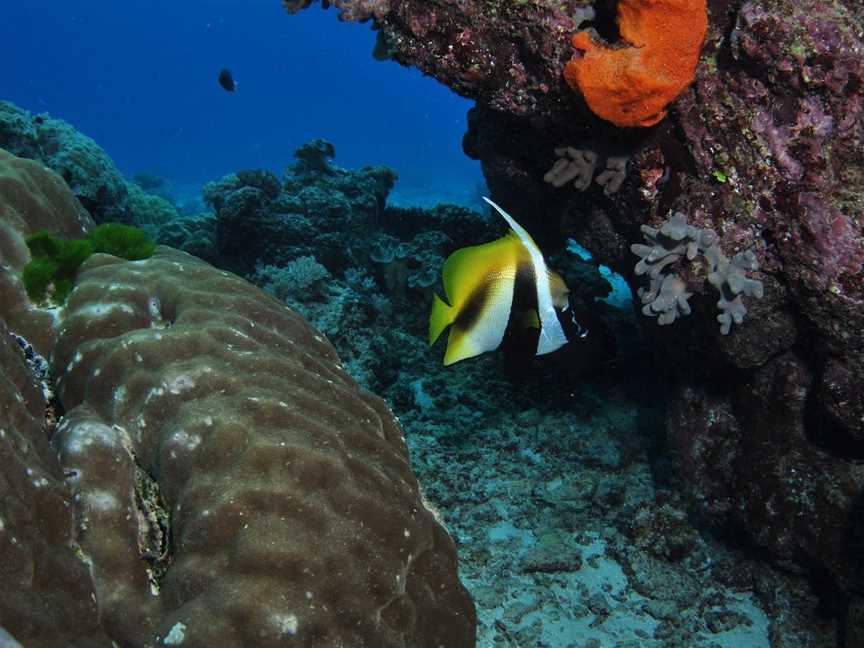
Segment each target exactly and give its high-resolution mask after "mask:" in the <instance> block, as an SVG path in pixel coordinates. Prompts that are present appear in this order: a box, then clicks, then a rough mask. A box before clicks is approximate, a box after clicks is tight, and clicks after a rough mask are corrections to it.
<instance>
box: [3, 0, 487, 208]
mask: <svg viewBox="0 0 864 648" xmlns="http://www.w3.org/2000/svg"><path fill="white" fill-rule="evenodd" d="M2 13H3V16H2V20H0V60H2V61H3V74H2V79H0V98H3V99H7V100H10V101H12V102H14V103H16V104H18V105H19V106H21V107H23V108H25V109H27V110H30V111H33V112H49V113H51V115H52V116H54V117H59V118H62V119H65V120H66V121H69V122H71V123H72V124H73V125H74V126H75V127H76V128H78V130H80V131H82V132H84V133H86V134H87V135H89V136H91V137H93V138H94V139H95V140H96V141H97V142H98V143H99V144H100V145H101V146H102V147H103V148H105V149H106V150H107V152H108V154H109V155H110V156H111V157H112V158H113V159H114V161H115V162H116V163H117V165H118V167H119V168H120V170H121V171H122V172H124V173H126V174H133V173H136V172H138V171H148V172H152V173H157V174H159V175H162V176H165V177H167V178H169V179H170V180H171V181H172V182H173V183H174V184H175V185H184V184H194V183H201V182H204V181H206V180H211V179H215V178H219V177H221V176H222V175H224V174H225V173H228V172H231V171H235V170H237V169H242V168H250V167H263V168H268V169H271V170H273V171H276V172H281V171H282V170H283V169H284V167H285V165H286V164H288V163H289V162H291V160H292V152H293V151H294V149H295V148H296V147H297V146H299V145H300V144H302V143H304V142H306V141H308V140H310V139H312V138H316V137H323V138H325V139H329V140H330V141H332V142H333V143H334V144H335V146H336V163H337V164H339V165H340V166H345V167H354V166H359V165H362V164H387V165H389V166H392V167H393V168H394V169H396V171H397V172H398V173H399V175H400V184H399V185H398V187H397V188H401V189H402V190H403V191H408V192H423V191H426V192H436V191H442V192H444V191H446V190H448V189H452V188H453V187H461V186H465V187H471V186H473V185H474V184H476V183H477V182H478V181H479V180H480V177H481V176H480V171H479V165H478V164H477V163H476V162H473V161H471V160H469V159H468V158H467V157H465V155H464V154H463V153H462V149H461V139H462V135H463V133H464V131H465V114H466V112H467V110H468V108H470V106H471V102H469V101H467V100H465V99H463V98H460V97H458V96H456V95H454V94H453V93H452V92H451V91H450V90H449V89H447V88H445V87H444V86H443V85H441V84H439V83H438V82H437V81H435V80H434V79H432V78H430V77H424V76H422V75H421V74H420V73H419V72H417V71H416V70H414V69H407V68H403V67H401V66H399V65H398V64H396V63H394V62H391V61H385V62H381V61H376V60H374V59H373V58H372V55H371V52H372V47H373V44H374V41H375V34H374V32H373V31H372V30H371V28H370V25H369V24H365V25H363V24H350V23H340V22H339V21H338V20H337V19H336V13H335V11H334V10H332V9H331V10H329V11H324V10H322V9H321V8H320V6H317V5H316V6H313V7H310V8H309V9H307V10H306V11H302V12H300V13H299V14H296V15H294V16H289V15H287V14H286V13H285V11H284V10H283V9H282V7H281V3H280V2H279V0H122V1H121V0H80V1H77V2H58V1H57V0H26V2H25V1H13V0H9V1H7V2H4V3H3V12H2ZM223 67H227V68H230V69H231V71H232V73H233V75H234V77H235V79H236V80H237V82H238V84H239V87H238V90H237V92H236V93H234V94H229V93H227V92H225V91H224V90H223V89H222V88H221V87H220V86H219V84H218V83H217V80H216V79H217V76H218V74H219V70H220V69H221V68H223Z"/></svg>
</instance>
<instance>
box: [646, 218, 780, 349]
mask: <svg viewBox="0 0 864 648" xmlns="http://www.w3.org/2000/svg"><path fill="white" fill-rule="evenodd" d="M642 235H643V237H644V238H645V243H646V244H642V243H635V244H633V245H631V246H630V251H631V252H633V254H635V255H636V256H638V257H639V261H638V262H637V263H636V268H635V272H636V274H637V275H644V274H647V275H648V278H649V280H650V285H649V288H648V289H647V290H646V289H644V288H640V289H639V290H638V294H639V297H640V299H641V300H642V304H643V307H642V313H643V314H644V315H648V316H650V317H657V322H658V323H659V324H661V325H663V324H671V323H672V322H674V321H675V320H676V319H677V318H678V317H681V316H684V315H689V314H690V305H689V303H688V302H687V300H688V299H689V298H690V296H691V295H692V294H693V293H692V291H688V284H687V282H686V281H684V279H682V278H681V277H680V276H678V275H677V274H675V273H674V272H672V267H673V266H675V265H676V264H678V263H679V262H681V261H682V259H686V260H687V261H690V262H693V261H696V260H697V257H701V258H702V259H704V262H705V265H706V266H707V269H708V275H707V279H708V282H709V283H710V284H711V285H712V286H714V287H715V288H716V289H717V291H718V292H719V293H720V299H719V300H718V302H717V307H718V308H719V309H720V314H719V315H718V316H717V321H718V322H719V323H720V333H721V334H722V335H728V334H729V331H730V330H731V328H732V323H733V322H734V323H735V324H741V323H742V322H743V321H744V316H745V315H746V314H747V308H746V306H744V302H743V300H742V297H756V298H757V299H759V298H761V297H762V295H763V286H762V282H761V281H757V280H755V279H750V278H749V277H747V272H752V271H755V270H757V269H758V268H759V263H758V261H757V259H756V255H755V254H754V253H753V252H752V251H750V250H746V251H744V252H739V253H738V254H736V255H735V256H734V257H732V258H731V259H730V258H729V257H727V256H726V255H725V254H723V251H722V250H721V249H720V244H719V239H718V237H717V233H716V232H715V231H714V230H712V229H710V228H702V229H700V228H698V227H695V226H693V225H689V224H688V223H687V217H686V216H685V215H684V214H682V213H681V212H677V213H675V214H674V215H673V216H672V217H671V218H670V219H669V220H667V221H666V222H665V223H664V224H663V225H662V226H661V227H660V229H659V230H658V229H655V228H653V227H649V226H648V225H643V226H642Z"/></svg>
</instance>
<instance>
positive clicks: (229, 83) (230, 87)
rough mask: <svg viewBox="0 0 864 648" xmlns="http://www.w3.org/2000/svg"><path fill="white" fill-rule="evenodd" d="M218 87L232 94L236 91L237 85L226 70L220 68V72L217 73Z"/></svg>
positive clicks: (229, 71)
mask: <svg viewBox="0 0 864 648" xmlns="http://www.w3.org/2000/svg"><path fill="white" fill-rule="evenodd" d="M219 85H221V86H222V87H223V88H224V89H225V90H227V91H228V92H234V91H235V90H236V89H237V83H236V82H235V81H234V77H233V76H232V74H231V70H229V69H228V68H222V71H221V72H219Z"/></svg>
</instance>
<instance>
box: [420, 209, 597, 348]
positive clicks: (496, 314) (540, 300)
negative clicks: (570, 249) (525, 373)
mask: <svg viewBox="0 0 864 648" xmlns="http://www.w3.org/2000/svg"><path fill="white" fill-rule="evenodd" d="M483 200H485V201H486V202H487V203H489V204H490V205H492V207H493V208H494V209H495V210H496V211H497V212H498V213H499V214H501V216H503V217H504V220H506V221H507V223H508V224H509V225H510V232H509V233H508V234H507V235H506V236H504V237H503V238H500V239H498V240H497V241H491V242H489V243H484V244H483V245H474V246H471V247H466V248H462V249H460V250H457V251H456V252H454V253H453V254H451V255H450V256H449V257H448V258H447V261H445V263H444V273H443V278H444V292H445V295H446V298H447V301H446V302H445V301H444V300H443V299H441V297H439V296H438V295H437V294H436V295H435V298H434V301H433V303H432V314H431V315H430V317H429V344H434V343H435V341H436V340H437V339H438V337H439V336H440V335H441V333H442V332H443V331H444V329H446V328H447V327H448V326H449V327H450V337H449V339H448V341H447V351H446V353H445V355H444V364H445V365H450V364H453V363H454V362H459V361H460V360H464V359H466V358H472V357H474V356H476V355H480V354H481V353H485V352H486V351H494V350H495V349H497V348H498V347H499V346H501V342H502V341H503V340H504V335H505V333H506V332H507V329H508V325H510V326H513V325H514V324H515V325H517V326H519V325H522V326H526V327H534V328H539V330H540V333H539V337H538V340H537V350H536V355H543V354H545V353H551V352H552V351H555V350H556V349H559V348H561V347H562V346H564V345H565V344H567V342H568V341H569V337H568V334H567V333H573V332H574V331H575V334H576V335H578V336H579V337H584V336H585V335H586V334H587V330H585V329H584V328H582V327H581V326H580V325H579V323H578V322H576V321H575V318H574V317H573V316H572V311H571V320H572V321H570V322H568V324H569V325H568V332H567V333H565V330H564V326H562V323H561V321H560V320H559V313H564V312H565V311H567V309H568V307H569V300H568V298H567V294H568V292H569V290H568V289H567V286H566V285H565V284H564V280H563V279H561V277H560V276H559V275H557V274H555V273H554V272H552V271H550V270H549V269H547V267H546V262H545V261H544V259H543V253H542V252H541V251H540V248H538V247H537V244H536V243H535V242H534V239H532V238H531V235H530V234H528V232H526V231H525V229H524V228H523V227H522V226H521V225H519V223H517V222H516V221H515V220H514V219H513V217H512V216H510V214H508V213H507V212H505V211H504V210H503V209H501V207H499V206H498V205H496V204H495V203H494V202H492V201H491V200H489V199H488V198H486V197H484V198H483ZM447 302H449V304H448V303H447ZM511 320H512V323H511ZM574 326H575V328H574Z"/></svg>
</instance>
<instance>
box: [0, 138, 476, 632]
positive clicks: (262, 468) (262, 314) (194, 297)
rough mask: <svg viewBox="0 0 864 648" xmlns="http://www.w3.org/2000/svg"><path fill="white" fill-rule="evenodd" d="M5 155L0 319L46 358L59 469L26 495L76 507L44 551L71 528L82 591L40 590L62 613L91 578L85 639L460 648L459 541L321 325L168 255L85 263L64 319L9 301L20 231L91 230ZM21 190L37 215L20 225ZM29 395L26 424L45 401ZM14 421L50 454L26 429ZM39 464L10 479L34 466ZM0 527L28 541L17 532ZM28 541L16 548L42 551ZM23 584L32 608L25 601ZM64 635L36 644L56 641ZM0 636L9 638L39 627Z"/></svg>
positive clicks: (57, 517) (466, 602) (22, 252)
mask: <svg viewBox="0 0 864 648" xmlns="http://www.w3.org/2000/svg"><path fill="white" fill-rule="evenodd" d="M3 155H4V157H3V162H4V167H3V168H6V167H8V168H10V169H11V170H12V171H14V172H15V173H16V174H17V177H16V178H15V179H14V180H10V181H9V182H10V183H11V182H13V181H16V182H17V184H16V185H14V187H12V188H13V189H15V190H16V191H11V192H10V195H9V200H11V201H12V202H11V204H9V206H8V207H7V206H6V204H5V202H4V206H3V209H2V212H0V213H2V214H3V218H2V227H3V232H4V237H3V238H2V240H3V241H4V245H6V244H7V243H6V241H7V240H8V241H10V243H11V245H10V252H11V254H10V255H9V256H7V255H6V254H5V252H6V250H4V257H3V258H4V262H6V263H7V265H4V266H3V274H2V275H0V289H2V291H3V293H4V295H6V294H8V295H11V296H12V297H14V299H9V300H5V299H4V300H3V301H2V311H0V315H2V318H3V321H4V323H9V322H13V323H14V324H13V326H14V331H15V332H16V333H17V334H18V335H19V336H21V337H22V338H26V339H27V340H31V339H32V340H38V344H37V345H36V350H37V351H39V352H41V353H43V354H45V355H48V353H49V352H50V358H51V369H52V374H53V381H52V382H53V385H54V386H55V388H56V394H57V406H58V407H59V408H61V409H60V411H61V412H62V418H61V419H60V421H59V424H58V426H57V429H56V430H54V431H53V436H52V438H51V442H52V444H53V445H54V447H55V448H56V450H57V451H58V453H59V456H60V462H59V465H58V464H57V462H56V457H54V455H53V454H52V453H50V451H48V456H49V457H52V458H53V459H54V464H53V465H54V468H53V469H52V470H53V473H51V474H46V475H44V476H45V477H46V479H47V477H49V476H50V477H51V479H52V480H53V482H50V481H49V482H48V483H46V484H42V485H40V488H43V492H44V493H45V495H46V496H47V495H49V494H51V493H52V490H51V488H50V486H51V483H55V484H58V486H57V488H61V489H62V492H65V493H66V494H67V495H70V494H71V495H72V497H69V498H68V500H66V502H67V503H66V504H65V506H66V508H65V509H64V508H63V506H64V505H63V501H62V500H58V501H56V502H55V503H54V504H53V507H54V508H52V511H56V513H55V512H52V514H51V516H50V517H51V519H52V521H55V522H56V524H58V525H59V526H58V527H57V531H56V532H55V531H51V530H47V531H46V539H47V540H49V541H51V542H63V538H64V537H65V538H68V537H69V536H68V534H70V533H72V532H73V530H74V541H75V542H76V543H77V545H78V547H80V556H81V558H82V559H83V560H86V561H87V562H88V563H89V565H90V571H89V573H90V574H92V579H93V580H92V581H88V580H87V579H84V580H79V581H78V583H77V588H78V589H74V588H73V587H72V584H71V583H70V584H67V581H66V580H65V579H66V577H67V576H66V575H73V574H74V573H75V572H72V571H63V572H60V573H58V575H57V581H58V582H57V583H56V585H55V584H54V583H52V582H46V583H45V584H44V587H56V588H57V591H56V592H54V591H53V590H51V591H50V592H49V594H50V595H51V596H55V597H56V600H63V598H62V597H64V596H68V595H69V594H70V593H76V592H78V591H80V589H81V588H85V589H86V587H88V583H89V586H91V587H93V589H94V590H95V606H97V607H98V615H99V616H98V620H99V623H100V625H101V629H102V630H104V633H105V634H106V635H107V636H109V637H110V638H111V639H112V640H113V641H114V642H116V643H118V644H123V645H130V646H138V645H142V646H143V645H156V644H157V643H161V644H164V645H169V644H176V643H177V642H179V641H180V640H181V639H182V641H183V645H189V646H212V645H217V644H218V645H220V646H245V645H252V644H254V645H257V646H269V645H280V646H281V645H292V644H296V645H303V646H322V647H323V646H336V645H346V644H350V645H352V646H358V647H359V646H375V647H376V648H377V647H379V646H430V647H431V646H439V645H447V646H470V645H473V643H474V608H473V604H472V603H471V600H470V598H469V597H468V595H467V593H466V592H465V590H464V588H463V587H462V585H461V584H460V583H459V581H458V579H457V576H456V567H455V558H456V556H455V548H454V546H453V543H452V541H451V540H450V538H449V536H448V535H447V533H446V532H445V531H444V529H443V527H441V526H440V525H439V523H438V522H437V521H436V519H435V516H434V515H433V513H432V512H431V511H430V510H429V509H428V508H427V507H426V505H425V504H424V502H423V500H422V498H421V495H420V491H419V486H418V484H417V481H416V479H415V478H414V476H413V473H412V472H411V468H410V465H409V462H408V454H407V450H406V447H405V444H404V439H403V437H402V433H401V431H400V429H399V426H398V424H397V423H396V421H395V418H394V417H393V415H392V414H391V413H390V411H389V410H388V409H387V407H386V406H385V405H384V403H383V401H381V400H380V399H378V398H376V397H374V396H372V395H371V394H369V393H368V392H366V391H364V390H362V389H361V388H359V387H358V386H357V385H356V383H354V382H353V381H352V380H351V379H350V378H349V377H348V376H347V375H346V374H345V372H344V371H343V370H342V368H341V366H340V363H339V360H338V357H337V356H336V353H335V352H334V350H333V348H332V347H331V346H330V345H329V344H328V343H327V342H326V341H325V340H324V339H323V338H322V337H321V336H320V335H319V334H318V333H317V331H315V330H314V329H313V328H312V327H311V326H309V325H308V324H306V323H305V322H304V321H303V320H302V318H300V317H299V316H298V315H296V314H295V313H293V312H291V311H290V310H288V309H286V308H285V307H284V306H283V305H281V304H279V303H278V302H277V301H275V300H273V299H272V298H270V297H267V296H266V295H264V294H263V293H261V292H260V291H258V290H257V289H255V288H253V287H252V286H250V285H249V284H248V283H246V282H244V281H243V280H241V279H239V278H237V277H235V276H232V275H230V274H228V273H225V272H222V271H218V270H216V269H214V268H212V267H211V266H209V265H207V264H205V263H203V262H201V261H198V260H195V259H193V258H191V257H189V256H188V255H186V254H184V253H182V252H177V251H173V250H170V249H169V248H159V249H158V250H157V252H156V254H155V255H154V256H152V257H151V258H149V259H146V260H143V261H136V262H128V261H124V260H122V259H119V258H117V257H115V256H111V255H108V254H94V255H92V256H90V257H89V258H88V259H87V260H86V261H85V263H84V264H83V265H82V266H81V268H80V269H79V272H78V275H77V277H76V281H75V289H74V290H73V292H72V293H71V294H70V296H69V300H68V303H67V305H66V307H65V308H64V309H62V310H61V311H59V312H56V313H53V314H51V313H48V312H46V311H43V310H42V309H39V308H38V307H36V306H35V305H33V304H31V303H30V302H29V300H27V299H26V297H23V287H22V285H21V279H20V272H21V270H22V268H23V266H24V264H25V263H26V262H27V260H28V258H27V253H26V248H24V247H23V241H24V238H25V237H26V236H27V235H28V234H30V233H32V228H33V227H39V228H41V229H47V230H48V231H52V232H54V233H55V234H60V233H67V232H70V231H74V230H75V229H76V228H81V227H82V224H83V226H84V229H85V230H87V229H89V227H90V224H89V223H87V221H86V220H84V221H82V215H81V213H80V212H79V211H78V210H79V208H78V207H76V205H75V201H74V199H73V198H72V196H71V194H69V193H68V190H66V189H65V187H63V185H62V182H61V181H59V180H58V179H57V178H56V176H54V175H53V174H51V173H50V172H49V171H46V170H45V169H44V168H43V167H42V166H41V165H39V164H36V163H33V162H28V161H26V160H20V159H17V158H13V157H11V156H6V154H5V153H4V154H3ZM7 175H10V176H11V175H12V172H9V173H8V174H7ZM0 177H2V176H0ZM22 178H23V180H22ZM25 180H26V181H27V184H24V181H25ZM58 183H59V184H58ZM2 187H3V185H2V184H0V190H2ZM22 187H23V188H24V191H21V188H22ZM39 187H43V188H44V192H43V194H42V195H40V194H39V193H37V191H38V188H39ZM31 194H32V198H28V200H30V202H31V203H33V202H34V201H38V200H39V199H40V198H41V199H42V200H43V202H44V204H45V205H46V208H45V209H43V210H41V211H39V212H35V211H30V212H23V213H19V212H18V211H16V209H15V202H14V201H15V200H19V201H20V200H22V199H23V198H22V195H28V196H29V195H31ZM0 196H3V198H4V201H5V199H6V195H5V194H2V193H0ZM51 200H53V204H52V202H51ZM22 216H24V218H22ZM31 219H32V222H30V220H31ZM55 219H56V222H53V221H54V220H55ZM88 220H89V219H88ZM6 259H9V261H8V262H7V261H6ZM28 313H29V314H31V315H32V314H34V313H38V314H40V315H44V316H39V317H34V316H30V317H24V316H23V315H22V314H28ZM10 366H11V365H10ZM5 367H6V363H4V371H5V370H6V369H5ZM6 397H7V395H4V396H3V398H6ZM12 398H14V395H12ZM31 402H32V410H31V416H35V414H33V412H37V413H38V411H39V410H40V408H44V403H40V402H38V401H31ZM4 411H5V410H4ZM37 421H38V419H37ZM12 424H13V425H14V426H15V432H16V434H19V433H21V434H23V433H27V434H30V435H34V437H33V439H31V440H29V441H28V442H29V443H32V444H36V447H43V448H47V444H48V437H47V435H46V434H45V432H44V431H43V430H41V429H38V428H39V426H38V425H33V424H30V423H27V422H26V419H24V420H23V422H21V423H20V427H19V421H18V420H17V419H16V420H14V421H13V422H12ZM16 439H17V436H16ZM16 442H17V441H16ZM39 444H41V446H40V445H39ZM43 454H44V453H43ZM3 456H7V454H6V453H5V451H4V454H3ZM15 456H16V455H15V454H14V453H13V455H12V457H13V460H14V457H15ZM18 456H20V453H19V455H18ZM39 456H40V455H39V454H35V453H33V454H32V456H31V457H30V458H28V459H27V462H28V463H27V467H28V468H31V469H33V470H34V471H35V470H36V467H37V464H36V463H32V464H31V463H30V462H31V461H32V462H36V461H37V460H38V458H39ZM61 469H62V473H61ZM43 472H45V471H43ZM61 474H65V477H66V480H65V481H66V483H67V485H68V488H69V491H66V490H65V487H64V486H63V484H62V483H61V482H60V481H59V479H60V475H61ZM32 477H33V478H35V479H37V480H41V479H42V477H43V474H42V472H40V473H38V474H37V473H36V472H34V473H33V476H32ZM40 484H41V482H40ZM70 491H71V492H70ZM54 498H55V500H56V496H54ZM73 498H74V499H73ZM5 501H6V500H5V498H4V502H5ZM73 501H74V504H69V503H70V502H73ZM4 510H5V509H4ZM37 510H38V509H37ZM73 514H74V519H75V522H76V523H75V525H74V526H72V525H71V524H69V523H68V522H69V521H71V517H72V515H73ZM10 515H11V514H10ZM64 515H65V516H66V518H65V519H66V520H67V523H65V524H63V523H62V520H63V519H64V517H63V516H64ZM4 519H5V518H4ZM10 519H11V520H15V521H16V523H17V521H18V520H19V519H20V520H22V521H21V522H20V524H21V528H22V529H24V528H25V523H26V517H24V518H22V517H20V516H19V517H14V516H11V517H10ZM29 533H30V534H31V535H30V536H22V538H23V537H28V538H30V537H33V534H32V532H29ZM60 533H66V534H67V536H63V535H58V534H60ZM169 538H170V541H169ZM46 539H40V538H39V537H36V538H35V539H34V540H33V543H34V544H32V545H27V546H26V547H22V549H23V548H26V549H27V550H28V551H32V552H39V551H42V550H43V549H42V548H41V547H42V546H43V545H40V544H39V543H40V542H45V541H46ZM57 555H58V558H57V560H61V561H62V560H63V553H62V552H58V554H57ZM79 565H82V566H83V563H79ZM79 571H82V568H79ZM84 573H85V574H87V573H88V572H87V571H86V570H84ZM72 583H75V581H74V579H73V581H72ZM25 585H27V586H28V588H29V589H28V590H27V591H28V592H32V596H34V597H35V596H38V595H39V591H40V590H39V589H38V587H43V585H41V584H33V583H32V581H31V582H30V583H26V582H25ZM49 594H46V596H48V595H49ZM16 596H21V593H16ZM43 600H45V601H50V600H51V599H50V598H44V599H43ZM93 601H94V600H93V599H92V598H90V597H89V596H80V595H79V601H78V602H77V605H78V606H79V607H71V608H70V610H69V611H68V612H69V614H72V613H73V612H76V611H79V610H80V612H79V613H80V619H76V620H77V621H79V622H80V625H79V627H78V632H79V633H80V634H81V635H84V634H86V633H87V632H88V630H90V629H91V626H88V625H87V621H86V620H87V619H88V618H89V619H91V620H92V619H93V617H94V614H95V609H94V608H93V607H88V606H90V605H91V604H93ZM34 609H41V608H38V607H37V608H34ZM53 614H54V616H53V617H52V616H50V615H49V616H48V617H47V618H49V619H50V618H59V617H57V615H58V614H60V613H59V612H57V611H54V613H53ZM88 615H89V616H88ZM63 618H65V617H63ZM24 620H25V619H23V618H22V622H23V621H24ZM64 623H66V622H65V621H61V622H60V623H58V625H57V627H56V628H52V629H51V630H50V631H51V632H53V633H56V634H53V635H49V637H50V639H49V642H50V641H53V644H51V643H48V644H46V645H58V642H60V643H62V641H61V640H60V639H59V637H61V636H62V633H63V632H70V633H71V631H67V630H66V628H67V625H64ZM4 625H5V622H4ZM6 629H7V630H10V631H12V632H13V636H16V638H18V639H21V638H22V637H27V636H30V635H33V636H37V635H38V632H39V630H38V629H36V628H26V627H25V628H23V631H22V628H20V627H18V626H17V625H16V627H14V628H12V626H9V627H7V628H6ZM14 631H17V632H18V633H21V634H20V635H16V634H15V632H14ZM98 631H99V628H98V627H97V628H95V629H94V632H97V634H98ZM70 636H74V635H71V634H70ZM28 645H30V644H29V643H28ZM34 645H35V644H34ZM76 645H78V644H77V643H76ZM80 645H82V646H87V645H91V644H88V643H84V642H83V641H82V643H81V644H80ZM92 645H100V644H98V643H92Z"/></svg>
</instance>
